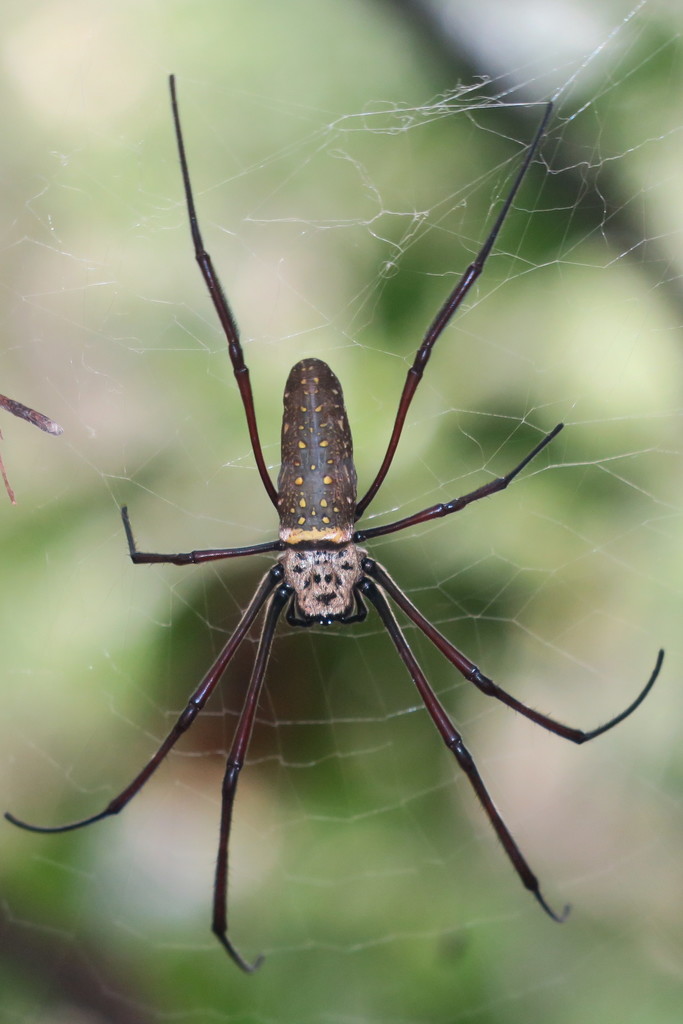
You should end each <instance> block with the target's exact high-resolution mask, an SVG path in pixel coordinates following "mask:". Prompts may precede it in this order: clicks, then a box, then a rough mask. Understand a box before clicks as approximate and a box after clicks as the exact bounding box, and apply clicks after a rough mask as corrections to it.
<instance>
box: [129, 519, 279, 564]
mask: <svg viewBox="0 0 683 1024" xmlns="http://www.w3.org/2000/svg"><path fill="white" fill-rule="evenodd" d="M121 519H122V520H123V528H124V530H125V531H126V540H127V541H128V553H129V555H130V558H131V561H132V562H133V563H134V565H143V564H150V563H152V562H155V563H169V562H170V563H171V564H172V565H199V564H200V563H201V562H214V561H217V560H218V559H220V558H238V557H240V556H241V555H260V554H263V552H264V551H280V550H281V549H282V542H281V541H279V540H273V541H267V542H266V543H265V544H250V545H248V546H247V547H243V548H208V549H205V550H203V551H181V552H179V553H178V554H172V555H171V554H165V555H161V554H157V553H156V552H152V551H138V549H137V547H136V546H135V538H134V537H133V529H132V527H131V525H130V519H129V518H128V509H127V508H126V506H125V505H124V506H123V508H122V509H121Z"/></svg>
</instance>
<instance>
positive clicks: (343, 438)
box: [278, 359, 356, 544]
mask: <svg viewBox="0 0 683 1024" xmlns="http://www.w3.org/2000/svg"><path fill="white" fill-rule="evenodd" d="M355 509H356V469H355V466H354V464H353V443H352V441H351V429H350V427H349V421H348V417H347V415H346V409H345V408H344V396H343V394H342V389H341V384H340V383H339V381H338V380H337V378H336V376H335V375H334V373H332V370H331V369H330V368H329V366H328V365H327V363H324V362H323V361H322V360H321V359H302V360H301V362H299V363H297V364H296V366H293V367H292V369H291V371H290V374H289V377H288V378H287V384H286V385H285V394H284V414H283V418H282V466H281V469H280V475H279V477H278V512H279V515H280V540H282V541H284V542H285V543H286V544H302V543H304V544H305V543H313V544H315V543H319V542H324V543H332V544H344V543H347V542H348V541H350V540H351V538H352V536H353V532H354V513H355Z"/></svg>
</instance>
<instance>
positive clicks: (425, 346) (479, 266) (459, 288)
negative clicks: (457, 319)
mask: <svg viewBox="0 0 683 1024" xmlns="http://www.w3.org/2000/svg"><path fill="white" fill-rule="evenodd" d="M552 110H553V105H552V103H548V104H547V105H546V108H545V113H544V114H543V117H542V118H541V123H540V124H539V126H538V128H537V129H536V134H535V135H534V138H533V140H532V142H531V145H530V146H529V149H528V150H527V154H526V157H525V159H524V162H523V163H522V166H521V167H520V169H519V171H518V172H517V177H516V178H515V180H514V182H513V184H512V188H511V189H510V191H509V193H508V195H507V198H506V200H505V202H504V203H503V206H502V207H501V210H500V213H499V214H498V217H497V218H496V222H495V224H494V225H493V227H492V229H491V231H490V233H489V236H488V238H487V239H486V241H485V242H484V244H483V246H482V247H481V249H480V250H479V252H478V254H477V256H476V257H475V259H474V260H473V262H472V263H470V265H469V267H468V268H467V270H466V271H465V273H464V274H463V275H462V277H461V278H460V280H459V281H458V283H457V284H456V286H455V288H454V289H453V291H452V292H451V294H450V295H449V296H448V298H447V299H446V301H445V302H444V304H443V306H442V307H441V309H440V310H439V312H438V313H437V314H436V316H435V317H434V320H433V321H432V323H431V324H430V326H429V327H428V329H427V333H426V334H425V336H424V338H423V340H422V344H421V345H420V347H419V349H418V350H417V353H416V355H415V358H414V360H413V364H412V366H411V367H410V369H409V370H408V374H407V376H406V381H405V384H404V385H403V391H402V393H401V398H400V401H399V403H398V412H397V413H396V419H395V421H394V427H393V430H392V432H391V437H390V439H389V445H388V447H387V450H386V453H385V455H384V459H383V460H382V465H381V466H380V468H379V472H378V473H377V476H376V477H375V479H374V480H373V482H372V483H371V485H370V487H369V488H368V490H367V493H366V494H365V495H364V496H363V498H362V499H361V500H360V501H359V502H358V505H357V506H356V519H360V517H361V516H362V514H363V512H365V510H366V508H367V507H368V505H369V504H370V502H371V501H372V499H373V498H374V497H375V495H376V494H377V491H378V490H379V489H380V487H381V486H382V483H383V482H384V478H385V476H386V475H387V473H388V471H389V467H390V466H391V463H392V461H393V458H394V453H395V451H396V448H397V446H398V442H399V439H400V437H401V432H402V431H403V424H404V422H405V418H406V415H407V412H408V409H409V408H410V403H411V402H412V400H413V395H414V394H415V392H416V390H417V386H418V384H419V383H420V381H421V380H422V374H423V373H424V369H425V366H426V365H427V362H428V360H429V357H430V355H431V352H432V348H433V347H434V345H435V344H436V342H437V341H438V339H439V337H440V336H441V334H442V332H443V330H444V328H445V327H446V326H447V324H448V323H449V321H450V319H451V317H452V316H453V315H454V313H455V312H456V311H457V309H458V307H459V306H460V303H461V302H462V300H463V299H464V298H465V296H466V295H467V293H468V292H469V290H470V288H471V287H472V285H473V284H474V282H475V281H476V280H477V278H478V277H479V275H480V274H481V272H482V270H483V269H484V265H485V264H486V260H487V259H488V257H489V254H490V252H491V249H492V248H493V246H494V244H495V241H496V238H497V237H498V233H499V232H500V229H501V228H502V226H503V223H504V221H505V218H506V217H507V215H508V213H509V212H510V207H511V206H512V203H513V201H514V198H515V196H516V195H517V192H518V190H519V187H520V185H521V184H522V181H523V180H524V176H525V174H526V172H527V171H528V170H529V166H530V164H531V161H532V160H533V158H534V155H535V153H536V151H537V149H538V147H539V144H540V142H541V139H542V138H543V134H544V132H545V129H546V125H547V124H548V120H549V118H550V115H551V113H552Z"/></svg>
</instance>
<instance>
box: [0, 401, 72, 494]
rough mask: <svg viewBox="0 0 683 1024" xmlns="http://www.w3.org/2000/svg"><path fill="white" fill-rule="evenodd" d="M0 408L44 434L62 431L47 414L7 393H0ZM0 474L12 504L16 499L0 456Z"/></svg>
mask: <svg viewBox="0 0 683 1024" xmlns="http://www.w3.org/2000/svg"><path fill="white" fill-rule="evenodd" d="M0 408H1V409H6V410H7V412H11V413H12V415H13V416H18V417H19V419H22V420H27V421H28V422H29V423H32V424H33V425H34V427H38V428H39V429H40V430H44V431H45V433H46V434H54V435H56V436H59V434H63V433H64V430H63V429H62V427H60V425H59V423H55V421H54V420H51V419H50V417H49V416H45V415H44V414H43V413H42V412H36V410H35V409H32V408H31V407H30V406H29V405H24V403H23V402H17V401H16V399H14V398H8V397H7V395H0ZM0 438H2V433H0ZM0 476H2V479H3V482H4V484H5V490H6V491H7V497H8V498H9V500H10V501H11V502H12V504H13V505H16V503H17V500H16V497H15V495H14V491H13V490H12V487H11V485H10V482H9V480H8V479H7V473H6V472H5V466H4V464H3V461H2V457H0Z"/></svg>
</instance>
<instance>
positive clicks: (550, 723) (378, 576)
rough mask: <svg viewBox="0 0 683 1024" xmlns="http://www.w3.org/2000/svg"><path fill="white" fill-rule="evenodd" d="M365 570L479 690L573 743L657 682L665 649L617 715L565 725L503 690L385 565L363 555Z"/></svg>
mask: <svg viewBox="0 0 683 1024" xmlns="http://www.w3.org/2000/svg"><path fill="white" fill-rule="evenodd" d="M362 564H363V572H366V573H367V574H368V576H372V578H373V579H374V580H376V581H377V583H379V585H380V586H381V587H382V589H383V590H386V592H387V594H389V596H390V597H391V599H392V600H393V601H395V602H396V604H397V605H398V606H399V608H400V609H401V611H403V612H405V614H406V615H407V616H408V618H409V619H411V621H412V622H414V623H415V625H416V626H417V627H418V628H419V629H421V630H422V632H423V633H424V634H425V636H426V637H428V638H429V639H430V640H431V641H432V643H433V644H434V646H435V647H436V648H437V650H439V651H441V653H442V654H443V655H444V657H445V658H448V660H449V661H450V662H451V664H452V665H455V667H456V668H457V670H458V672H460V674H461V675H462V676H463V677H464V678H465V679H466V680H467V681H468V682H470V683H474V685H475V686H476V687H477V689H478V690H481V692H482V693H484V694H485V695H486V696H487V697H495V698H496V700H499V701H501V703H503V704H505V705H506V706H507V707H509V708H512V709H513V710H514V711H518V712H519V713H520V715H524V717H525V718H528V719H529V720H530V721H531V722H535V723H536V725H540V726H542V728H544V729H547V730H548V732H553V733H555V735H556V736H561V737H562V739H565V740H570V742H572V743H576V744H581V743H587V742H588V740H594V739H595V738H596V736H601V735H602V734H603V733H605V732H608V731H609V730H610V729H613V728H614V726H615V725H619V723H620V722H623V721H624V719H625V718H628V716H629V715H631V714H633V712H634V711H635V710H636V708H637V707H639V706H640V705H641V704H642V703H643V701H644V700H645V698H646V697H647V695H648V693H649V692H650V690H651V689H652V687H653V686H654V684H655V680H656V679H657V676H658V675H659V672H660V669H661V667H662V662H663V661H664V651H662V650H660V651H659V653H658V654H657V660H656V662H655V667H654V669H653V670H652V674H651V676H650V678H649V679H648V681H647V682H646V684H645V686H644V687H643V689H642V690H641V691H640V693H639V694H638V696H637V697H636V698H635V700H634V701H632V702H631V703H630V704H629V705H628V707H626V708H625V709H624V710H623V711H621V712H620V713H619V714H618V715H615V716H614V718H610V720H609V721H608V722H605V723H604V725H599V726H598V727H597V728H596V729H591V730H590V731H586V730H584V729H575V728H573V727H572V726H569V725H564V724H563V723H562V722H556V721H555V719H554V718H550V716H549V715H543V714H541V712H540V711H534V709H533V708H530V707H528V706H527V705H526V704H523V703H522V702H521V701H520V700H517V698H516V697H513V696H512V694H510V693H508V692H507V691H506V690H503V688H502V687H500V686H498V684H497V683H494V681H493V680H492V679H489V677H488V676H485V675H484V673H483V672H481V671H480V669H479V668H478V667H477V666H476V665H475V664H474V662H473V661H470V659H469V658H467V657H465V655H464V654H463V653H462V651H459V650H458V648H457V647H455V646H454V645H453V644H452V643H451V642H450V641H449V640H447V639H446V637H445V636H444V635H443V633H440V632H439V631H438V629H436V627H435V626H433V625H432V624H431V622H429V620H428V619H426V618H425V617H424V615H423V614H422V612H420V611H419V610H418V609H417V608H416V607H415V605H414V604H413V602H412V601H410V600H409V598H408V597H407V596H406V595H405V594H404V593H403V591H402V590H401V588H400V587H399V586H398V585H397V584H396V583H395V582H394V580H393V579H392V578H391V576H390V575H389V573H388V572H387V571H386V569H384V568H382V566H381V565H379V563H378V562H375V561H374V560H373V559H372V558H367V557H366V558H364V559H363V563H362Z"/></svg>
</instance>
